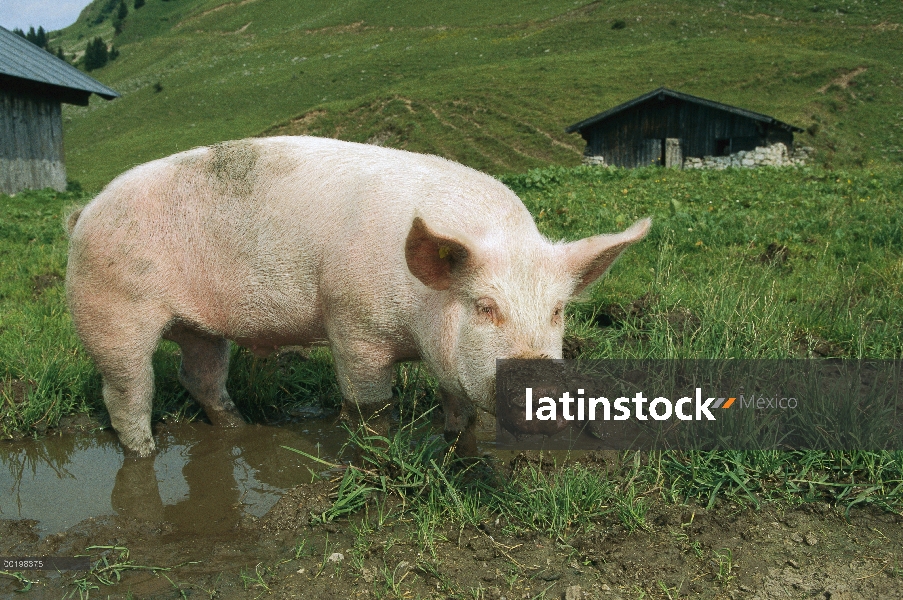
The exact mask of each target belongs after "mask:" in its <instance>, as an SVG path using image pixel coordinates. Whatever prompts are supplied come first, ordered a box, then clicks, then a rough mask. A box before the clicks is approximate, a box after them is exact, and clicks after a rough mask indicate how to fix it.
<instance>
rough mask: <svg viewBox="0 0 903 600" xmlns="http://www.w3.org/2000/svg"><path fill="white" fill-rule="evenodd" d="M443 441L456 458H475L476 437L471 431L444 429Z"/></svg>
mask: <svg viewBox="0 0 903 600" xmlns="http://www.w3.org/2000/svg"><path fill="white" fill-rule="evenodd" d="M445 441H446V442H448V443H450V444H451V445H452V446H451V449H452V450H453V451H454V453H455V456H457V457H458V458H477V456H478V453H477V437H476V436H475V435H474V434H473V432H472V431H462V432H456V431H446V432H445Z"/></svg>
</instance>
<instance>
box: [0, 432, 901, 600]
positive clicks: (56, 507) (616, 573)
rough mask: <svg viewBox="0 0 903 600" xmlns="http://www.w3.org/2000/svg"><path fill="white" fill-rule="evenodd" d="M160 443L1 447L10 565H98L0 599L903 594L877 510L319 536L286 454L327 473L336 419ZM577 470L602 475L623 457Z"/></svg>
mask: <svg viewBox="0 0 903 600" xmlns="http://www.w3.org/2000/svg"><path fill="white" fill-rule="evenodd" d="M158 440H159V448H160V450H159V453H158V455H157V456H156V457H155V458H154V459H144V460H137V459H126V458H123V456H122V452H121V450H120V448H119V446H118V444H117V443H116V441H115V438H114V437H113V436H112V434H111V433H110V432H105V431H100V432H94V433H90V434H79V435H63V436H56V437H47V438H44V439H42V440H21V441H18V442H6V443H3V444H2V445H0V458H2V463H3V470H2V472H0V510H2V515H0V556H5V557H10V556H75V555H83V554H88V555H89V556H90V557H91V561H92V563H93V564H94V565H95V567H94V570H93V572H91V573H86V572H78V571H66V572H62V573H51V572H41V571H21V572H17V574H12V573H8V574H5V575H0V598H41V599H43V598H62V597H66V596H68V597H73V598H79V597H80V596H81V597H86V596H87V597H91V598H106V597H110V598H127V597H132V598H186V597H191V598H343V599H345V598H483V599H496V600H499V599H502V598H506V599H509V600H512V599H532V598H548V599H551V598H568V599H574V598H604V599H609V598H610V599H617V598H623V599H628V598H636V599H639V598H682V597H685V598H731V599H734V598H749V599H757V600H758V599H761V600H764V599H771V598H819V599H824V600H839V599H854V598H862V599H891V598H893V599H898V598H901V597H903V551H901V549H903V518H901V516H900V515H896V514H893V513H888V512H884V511H880V510H878V509H874V508H868V509H853V510H852V511H851V512H850V514H849V518H846V517H845V515H844V513H843V510H842V509H839V508H836V507H831V506H828V505H826V504H819V503H809V504H803V505H800V506H798V507H793V508H787V507H785V508H782V507H780V506H778V505H766V506H764V507H763V508H760V509H753V508H742V507H738V506H735V505H732V504H730V503H717V504H716V505H715V507H713V508H712V509H709V510H706V509H704V508H702V507H699V506H692V505H691V506H685V505H674V504H669V503H666V502H664V501H662V500H661V499H659V498H658V495H657V494H655V493H651V494H650V495H649V496H648V497H647V498H646V500H647V501H648V502H649V503H650V505H651V508H650V510H649V512H648V514H647V516H646V523H647V525H648V528H646V529H643V528H638V529H635V530H633V531H628V530H627V529H625V527H624V526H623V525H622V523H621V521H620V520H618V518H617V517H616V516H614V515H612V516H611V517H610V518H609V517H606V518H605V519H602V520H600V521H598V522H596V523H594V525H593V527H592V528H591V530H590V531H584V532H580V533H574V534H572V535H569V536H567V537H565V538H560V539H550V538H549V537H548V536H546V535H543V534H539V533H531V534H522V535H509V534H508V532H509V529H508V528H507V527H506V525H507V523H506V521H505V518H504V516H498V515H496V516H493V517H492V518H491V519H489V520H488V521H487V522H485V523H482V524H480V526H479V527H471V526H467V527H464V528H458V527H456V526H449V527H447V528H445V529H443V530H441V531H431V532H424V531H423V530H422V528H420V527H419V526H418V525H417V523H415V522H413V521H411V520H405V519H398V518H387V517H386V515H387V513H390V512H391V511H392V508H393V507H392V506H391V505H384V506H382V507H381V508H380V509H376V508H374V509H371V510H368V511H366V512H365V513H364V514H359V515H357V516H356V517H355V518H353V519H351V520H340V521H336V522H332V523H321V522H318V521H317V519H316V516H317V515H320V514H322V513H323V511H324V510H326V508H328V507H329V506H330V502H331V499H330V498H331V495H332V493H333V492H334V490H335V488H336V485H337V484H336V482H335V481H333V480H331V479H330V477H329V473H328V472H326V473H324V468H325V467H324V466H323V465H322V464H320V463H317V462H315V461H311V460H308V459H306V458H305V457H303V456H301V455H298V454H296V453H293V452H289V451H286V450H284V449H283V448H282V446H292V447H295V448H298V449H301V450H304V451H305V452H307V453H309V454H312V455H315V456H317V455H318V456H321V457H323V458H324V459H326V460H334V458H335V456H336V454H337V453H338V450H339V447H340V446H341V443H342V442H343V441H344V436H343V435H342V434H341V432H340V431H339V430H337V429H336V426H335V423H334V422H332V421H331V420H328V419H323V420H317V421H312V422H307V423H302V424H295V425H291V426H286V427H279V428H276V427H264V426H252V427H247V428H244V429H241V430H235V431H228V430H223V429H215V428H212V427H210V426H208V425H204V424H190V425H170V426H166V427H165V428H164V429H163V430H162V431H160V432H159V436H158ZM498 459H499V468H500V469H503V470H504V469H510V468H516V467H517V465H518V464H523V463H524V462H525V461H530V460H533V459H532V458H531V455H529V454H528V455H524V454H520V455H517V456H514V455H513V454H504V453H500V454H499V457H498ZM590 459H591V460H590ZM582 460H584V461H585V464H589V463H591V464H592V466H593V468H595V469H597V470H598V474H599V476H600V477H608V476H609V475H608V469H609V467H610V466H611V464H612V463H611V461H612V460H613V458H612V457H610V456H608V458H607V460H608V461H609V462H607V463H606V462H605V461H606V457H601V458H600V456H598V455H585V456H584V457H583V459H582ZM316 473H319V474H325V476H326V478H325V479H323V478H315V477H314V475H313V474H316ZM26 588H27V589H28V591H27V592H19V591H17V590H22V589H26Z"/></svg>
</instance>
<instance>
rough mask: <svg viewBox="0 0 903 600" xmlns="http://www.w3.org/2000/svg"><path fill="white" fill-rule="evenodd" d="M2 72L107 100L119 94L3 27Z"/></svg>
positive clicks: (0, 42)
mask: <svg viewBox="0 0 903 600" xmlns="http://www.w3.org/2000/svg"><path fill="white" fill-rule="evenodd" d="M0 75H6V76H8V77H18V78H20V79H26V80H28V81H32V82H36V83H38V84H45V85H50V86H55V87H59V88H67V89H70V90H76V91H78V92H86V93H87V95H90V94H91V93H94V94H97V95H98V96H100V97H101V98H105V99H107V100H112V99H113V98H118V97H119V94H118V93H117V92H116V91H115V90H112V89H110V88H108V87H107V86H105V85H104V84H102V83H101V82H99V81H97V80H96V79H94V78H93V77H90V76H88V75H85V74H84V73H82V72H81V71H79V70H78V69H76V68H75V67H73V66H72V65H70V64H69V63H67V62H66V61H64V60H60V59H59V58H57V57H56V56H54V55H53V54H51V53H49V52H47V51H46V50H43V49H41V48H38V47H37V46H35V45H34V44H32V43H31V42H29V41H28V40H26V39H25V38H23V37H22V36H20V35H18V34H15V33H13V32H12V31H9V30H8V29H4V28H3V27H0ZM87 95H86V96H85V98H87Z"/></svg>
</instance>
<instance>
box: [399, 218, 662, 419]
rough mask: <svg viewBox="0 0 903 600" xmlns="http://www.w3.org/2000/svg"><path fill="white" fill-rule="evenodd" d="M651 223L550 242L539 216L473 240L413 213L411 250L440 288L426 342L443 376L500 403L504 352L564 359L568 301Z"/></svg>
mask: <svg viewBox="0 0 903 600" xmlns="http://www.w3.org/2000/svg"><path fill="white" fill-rule="evenodd" d="M531 225H532V223H531ZM649 226H650V221H649V219H644V220H641V221H638V222H636V223H635V224H634V225H632V226H631V227H630V228H628V229H627V230H625V231H623V232H621V233H618V234H610V235H609V234H606V235H597V236H594V237H589V238H585V239H582V240H579V241H576V242H571V243H552V242H549V241H548V240H546V239H545V238H543V237H542V236H541V235H539V233H538V232H537V231H536V229H535V225H534V226H533V227H532V228H531V230H530V231H528V232H526V235H524V236H521V237H518V238H516V239H512V238H511V237H510V236H505V235H504V234H499V235H498V236H497V237H493V236H488V237H485V238H484V239H480V240H473V239H469V238H468V237H467V236H465V235H463V234H461V233H456V232H451V231H444V230H442V229H440V228H439V227H438V226H435V225H428V224H427V223H426V222H425V221H424V219H422V218H420V217H415V218H414V222H413V224H412V226H411V230H410V232H409V233H408V237H407V241H406V244H405V258H406V260H407V265H408V269H409V270H410V271H411V273H412V274H413V275H414V276H415V277H416V278H417V279H419V280H420V281H421V282H422V283H423V284H424V285H426V286H427V287H429V288H431V289H432V290H434V291H436V292H440V293H439V294H432V297H433V301H434V302H432V303H430V304H429V308H428V310H430V311H432V313H431V314H430V315H428V316H427V319H426V320H427V321H429V322H430V325H431V326H430V333H429V334H428V336H427V337H428V339H426V340H424V339H422V342H426V343H424V344H423V345H424V346H425V347H423V348H422V349H421V351H422V353H423V358H424V359H425V360H426V361H427V363H428V364H430V366H431V368H432V370H433V371H434V372H435V375H436V376H437V377H438V379H439V382H440V385H441V386H442V387H443V388H444V389H445V390H446V391H448V392H451V393H453V394H457V395H460V396H463V397H466V398H467V399H469V400H470V401H472V402H474V403H476V404H477V406H480V407H481V408H483V409H484V410H488V411H490V412H494V406H495V403H494V401H493V397H494V387H495V361H496V359H499V358H556V359H558V358H561V357H562V340H563V337H564V308H565V305H566V304H567V302H568V301H569V300H570V299H571V298H573V297H574V296H575V295H577V294H579V293H580V292H581V291H583V290H584V289H585V288H586V287H587V286H589V285H590V284H591V283H592V282H594V281H595V280H596V279H598V278H599V277H600V276H601V275H602V274H603V273H605V271H607V270H608V268H609V267H610V266H611V265H612V264H613V263H614V261H615V259H617V257H618V256H619V255H620V254H621V252H623V251H624V249H625V248H627V246H629V245H630V244H632V243H634V242H636V241H638V240H641V239H642V238H643V237H645V235H646V233H647V232H648V230H649Z"/></svg>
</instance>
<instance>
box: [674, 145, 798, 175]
mask: <svg viewBox="0 0 903 600" xmlns="http://www.w3.org/2000/svg"><path fill="white" fill-rule="evenodd" d="M811 155H812V148H809V147H807V146H799V147H797V148H796V150H794V151H793V152H788V151H787V146H785V145H784V144H782V143H780V142H779V143H777V144H772V145H771V146H759V147H758V148H756V149H755V150H741V151H740V152H736V153H734V154H730V155H728V156H703V157H702V158H695V157H688V158H687V159H685V160H684V169H726V168H728V167H739V168H747V169H754V168H756V167H795V166H800V165H804V164H806V161H807V160H809V158H810V156H811Z"/></svg>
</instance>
